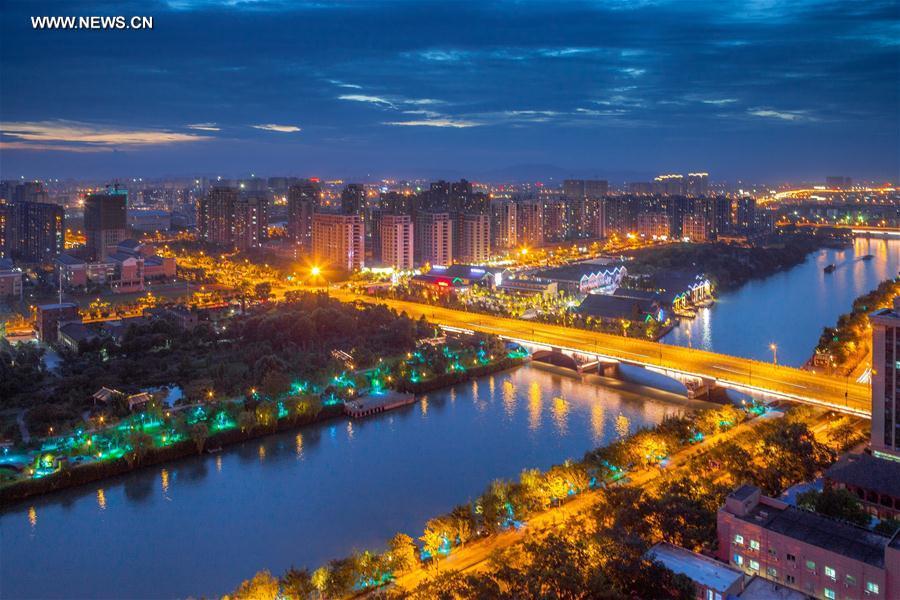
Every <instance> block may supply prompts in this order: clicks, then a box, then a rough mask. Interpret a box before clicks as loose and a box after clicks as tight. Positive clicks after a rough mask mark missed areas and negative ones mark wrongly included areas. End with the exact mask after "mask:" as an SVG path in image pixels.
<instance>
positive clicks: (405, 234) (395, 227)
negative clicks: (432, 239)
mask: <svg viewBox="0 0 900 600" xmlns="http://www.w3.org/2000/svg"><path fill="white" fill-rule="evenodd" d="M378 231H379V234H380V235H379V242H380V247H381V253H380V254H381V262H382V263H383V264H384V265H386V266H390V267H394V268H395V269H397V270H398V271H411V270H412V268H413V247H414V246H413V235H414V234H413V223H412V217H411V216H409V215H381V218H380V219H379V223H378Z"/></svg>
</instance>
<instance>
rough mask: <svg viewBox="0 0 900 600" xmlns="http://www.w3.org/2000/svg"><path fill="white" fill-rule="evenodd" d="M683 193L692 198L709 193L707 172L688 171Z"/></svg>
mask: <svg viewBox="0 0 900 600" xmlns="http://www.w3.org/2000/svg"><path fill="white" fill-rule="evenodd" d="M684 193H685V195H686V196H690V197H692V198H701V197H703V196H707V195H709V173H688V176H687V180H685V183H684Z"/></svg>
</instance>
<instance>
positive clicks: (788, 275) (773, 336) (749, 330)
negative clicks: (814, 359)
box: [663, 238, 900, 366]
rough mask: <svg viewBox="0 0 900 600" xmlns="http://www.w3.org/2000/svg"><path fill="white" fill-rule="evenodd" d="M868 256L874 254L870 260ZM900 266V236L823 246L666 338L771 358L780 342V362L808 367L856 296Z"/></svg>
mask: <svg viewBox="0 0 900 600" xmlns="http://www.w3.org/2000/svg"><path fill="white" fill-rule="evenodd" d="M866 254H872V255H873V258H872V259H871V260H862V257H863V256H864V255H866ZM829 264H834V265H836V267H837V268H836V269H835V271H834V272H833V273H831V274H828V273H825V271H824V269H825V267H826V266H827V265H829ZM898 269H900V240H876V239H863V238H857V239H856V240H854V243H853V246H852V247H851V248H847V249H844V250H829V249H824V250H819V251H817V252H815V253H813V254H811V255H810V256H809V257H807V260H806V262H804V263H802V264H800V265H797V266H796V267H793V268H792V269H790V270H788V271H784V272H782V273H776V274H775V275H772V276H771V277H768V278H766V279H762V280H755V281H751V282H749V283H747V284H746V285H744V286H743V287H741V288H739V289H738V290H736V291H734V292H729V293H725V294H722V295H721V296H719V298H718V301H717V302H716V304H715V305H713V307H712V308H710V309H701V310H700V311H698V314H697V318H696V319H693V320H687V319H686V320H683V321H682V322H681V323H680V324H679V325H678V326H676V327H675V328H674V329H673V330H672V331H671V332H670V333H669V334H668V335H666V336H665V337H664V338H663V342H664V343H667V344H675V345H678V346H691V347H694V348H700V349H703V350H712V351H714V352H721V353H724V354H732V355H734V356H745V357H748V358H755V359H757V360H764V361H770V360H772V352H771V350H770V349H769V344H771V343H776V344H777V345H778V362H779V363H782V364H787V365H792V366H800V365H802V364H803V363H804V362H806V360H807V359H808V358H809V357H810V356H811V355H812V352H813V349H814V348H815V346H816V344H817V343H818V341H819V335H821V333H822V328H823V327H833V326H834V324H835V323H836V322H837V318H838V316H839V315H840V314H842V313H845V312H848V311H849V310H850V309H851V308H852V306H853V300H855V299H856V298H857V297H859V296H861V295H863V294H864V293H866V292H868V291H869V290H873V289H875V288H876V287H878V284H879V283H881V282H882V281H884V280H885V279H890V278H891V277H895V276H897V271H898Z"/></svg>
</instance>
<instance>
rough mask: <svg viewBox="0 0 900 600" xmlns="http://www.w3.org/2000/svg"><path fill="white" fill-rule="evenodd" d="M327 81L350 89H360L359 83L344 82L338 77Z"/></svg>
mask: <svg viewBox="0 0 900 600" xmlns="http://www.w3.org/2000/svg"><path fill="white" fill-rule="evenodd" d="M328 83H330V84H332V85H336V86H337V87H342V88H348V89H351V90H361V89H362V86H361V85H356V84H355V83H346V82H344V81H341V80H339V79H329V80H328Z"/></svg>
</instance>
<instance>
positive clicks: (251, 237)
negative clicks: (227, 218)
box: [232, 194, 269, 250]
mask: <svg viewBox="0 0 900 600" xmlns="http://www.w3.org/2000/svg"><path fill="white" fill-rule="evenodd" d="M268 209H269V202H268V200H267V199H266V197H265V196H264V195H263V194H253V195H246V196H244V195H242V196H240V197H239V198H238V200H237V202H236V203H235V205H234V213H233V221H232V231H233V238H232V245H233V246H234V247H235V248H237V249H238V250H246V249H247V248H258V247H260V246H262V243H263V242H264V241H265V240H266V237H267V236H268V225H269V210H268Z"/></svg>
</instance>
